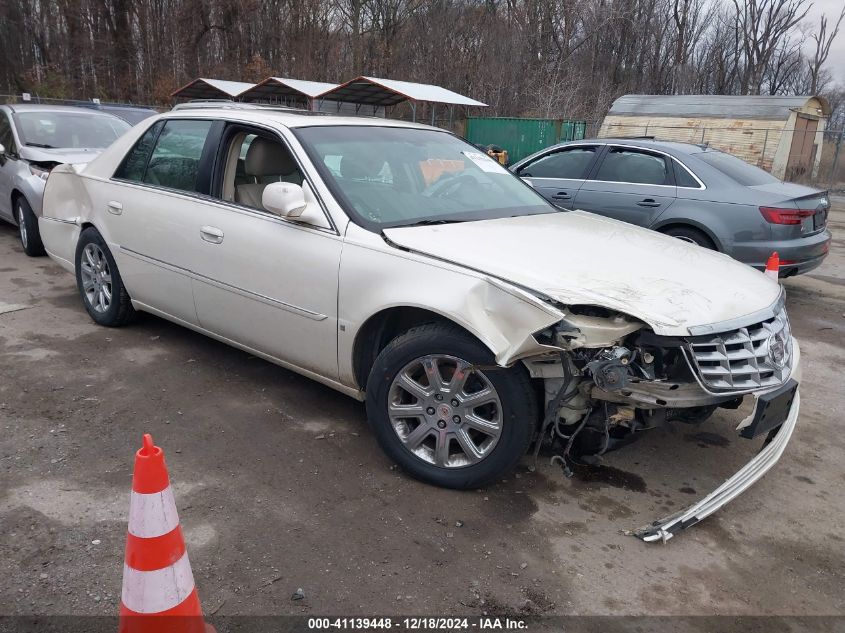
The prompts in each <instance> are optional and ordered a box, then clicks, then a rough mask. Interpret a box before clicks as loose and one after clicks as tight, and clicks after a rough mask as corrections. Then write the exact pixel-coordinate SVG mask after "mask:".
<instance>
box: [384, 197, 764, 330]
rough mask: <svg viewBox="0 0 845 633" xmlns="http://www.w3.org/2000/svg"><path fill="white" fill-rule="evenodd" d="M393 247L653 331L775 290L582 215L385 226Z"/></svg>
mask: <svg viewBox="0 0 845 633" xmlns="http://www.w3.org/2000/svg"><path fill="white" fill-rule="evenodd" d="M384 234H385V235H386V236H387V238H388V239H389V240H391V241H392V242H393V243H395V244H397V245H399V246H402V247H405V248H408V249H411V250H414V251H417V252H420V253H425V254H428V255H432V256H434V257H438V258H441V259H444V260H448V261H452V262H455V263H456V264H460V265H463V266H467V267H469V268H473V269H475V270H477V271H481V272H484V273H487V274H490V275H493V276H495V277H499V278H501V279H505V280H507V281H510V282H512V283H515V284H518V285H520V286H523V287H525V288H529V289H532V290H534V291H537V292H540V293H543V294H545V295H547V296H549V297H552V298H553V299H556V300H558V301H560V302H562V303H564V304H569V305H575V304H591V305H600V306H604V307H607V308H611V309H614V310H618V311H620V312H624V313H626V314H630V315H632V316H635V317H637V318H639V319H641V320H643V321H645V322H646V323H648V324H649V325H650V326H651V327H652V328H653V329H654V331H655V332H656V333H658V334H665V335H672V336H679V335H681V336H682V335H686V334H688V331H687V328H688V327H690V326H696V325H707V324H712V323H719V322H721V321H727V320H730V319H736V318H739V317H743V316H745V315H748V314H751V313H754V312H757V311H759V310H763V309H765V308H767V307H769V306H771V305H772V304H773V303H774V302H775V301H776V300H777V299H778V297H779V295H780V286H779V284H777V283H776V282H774V281H773V280H771V279H769V278H767V277H766V276H765V275H763V274H761V273H760V272H758V271H756V270H754V269H753V268H751V267H750V266H746V265H745V264H741V263H739V262H737V261H735V260H733V259H731V258H730V257H728V256H727V255H722V254H720V253H716V252H713V251H709V250H706V249H704V248H700V247H698V246H695V245H693V244H689V243H688V242H684V241H682V240H679V239H676V238H672V237H667V236H665V235H661V234H660V233H656V232H654V231H649V230H646V229H642V228H639V227H636V226H633V225H630V224H625V223H623V222H617V221H616V220H610V219H607V218H602V217H600V216H597V215H593V214H591V213H586V212H584V211H572V212H561V213H549V214H543V215H530V216H523V217H516V218H504V219H500V220H484V221H480V222H464V223H460V224H443V225H433V226H416V227H398V228H392V229H385V231H384Z"/></svg>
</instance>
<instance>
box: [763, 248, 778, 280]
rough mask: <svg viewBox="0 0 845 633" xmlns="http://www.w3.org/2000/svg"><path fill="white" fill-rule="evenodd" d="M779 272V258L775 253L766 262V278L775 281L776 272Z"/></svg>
mask: <svg viewBox="0 0 845 633" xmlns="http://www.w3.org/2000/svg"><path fill="white" fill-rule="evenodd" d="M779 270H780V257H778V254H777V251H775V252H774V253H772V255H771V257H769V261H767V262H766V276H767V277H771V278H772V279H774V280H775V281H777V280H778V271H779Z"/></svg>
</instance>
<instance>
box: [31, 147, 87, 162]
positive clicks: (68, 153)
mask: <svg viewBox="0 0 845 633" xmlns="http://www.w3.org/2000/svg"><path fill="white" fill-rule="evenodd" d="M102 151H103V150H102V148H96V147H95V148H76V147H56V148H53V147H51V148H44V147H29V146H24V147H22V148H21V158H25V159H26V160H28V161H31V162H34V163H70V164H79V163H87V162H90V161H92V160H94V159H95V158H97V156H99V155H100V153H101V152H102Z"/></svg>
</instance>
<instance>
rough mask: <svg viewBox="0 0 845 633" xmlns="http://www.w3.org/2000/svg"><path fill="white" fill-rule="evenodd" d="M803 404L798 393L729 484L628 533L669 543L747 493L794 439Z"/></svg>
mask: <svg viewBox="0 0 845 633" xmlns="http://www.w3.org/2000/svg"><path fill="white" fill-rule="evenodd" d="M800 404H801V398H800V395H799V394H797V393H796V394H795V401H794V402H793V404H792V410H791V411H790V412H789V416H788V417H787V419H786V421H785V422H784V423H783V425H782V426H781V428H780V431H778V433H777V434H776V435H775V436H774V438H773V439H772V441H771V442H769V443H768V444H766V446H764V447H763V449H762V450H761V451H760V452H759V453H757V455H755V456H754V458H753V459H752V460H751V461H750V462H748V463H747V464H746V465H745V466H743V467H742V468H741V469H740V470H739V471H737V472H736V474H734V475H733V476H732V477H731V478H730V479H728V480H727V481H725V483H723V484H722V485H721V486H719V487H718V488H716V490H714V491H713V492H711V493H710V494H709V495H707V496H706V497H704V499H702V500H701V501H699V502H698V503H696V504H694V505H692V506H690V507H689V508H687V509H685V510H681V511H680V512H677V513H675V514H672V515H669V516H667V517H664V518H662V519H660V520H658V521H655V522H654V523H652V524H651V525H645V526H643V527H641V528H638V529H636V530H633V531H631V532H628V533H629V534H632V535H634V536H636V537H638V538H641V539H642V540H644V541H646V542H649V543H652V542H658V541H660V542H662V543H665V542H666V541H668V540H669V539H670V538H672V537H673V536H674V535H675V534H677V533H678V532H680V531H681V530H685V529H687V528H688V527H692V526H693V525H695V524H696V523H698V522H699V521H701V520H702V519H704V518H705V517H707V516H709V515H711V514H713V513H714V512H716V510H718V509H719V508H721V507H722V506H724V505H725V504H727V503H729V502H730V501H731V500H733V499H734V498H736V497H738V496H739V495H740V494H742V493H743V492H745V491H746V490H747V489H748V488H750V487H751V486H752V485H753V484H754V483H755V482H756V481H757V480H758V479H760V478H761V477H762V476H763V475H765V474H766V473H767V472H768V471H769V469H770V468H771V467H772V466H774V465H775V464H776V463H777V461H778V460H779V459H780V456H781V455H782V454H783V451H784V449H785V448H786V445H787V444H788V443H789V438H790V437H792V432H793V431H794V430H795V424H796V423H797V421H798V410H799V408H800Z"/></svg>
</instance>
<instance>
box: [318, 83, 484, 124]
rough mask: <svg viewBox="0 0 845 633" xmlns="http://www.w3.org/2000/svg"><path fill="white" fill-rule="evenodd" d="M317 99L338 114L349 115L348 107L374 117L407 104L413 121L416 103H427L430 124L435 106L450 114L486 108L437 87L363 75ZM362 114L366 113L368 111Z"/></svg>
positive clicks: (476, 102) (474, 101)
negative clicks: (457, 108) (461, 109)
mask: <svg viewBox="0 0 845 633" xmlns="http://www.w3.org/2000/svg"><path fill="white" fill-rule="evenodd" d="M319 100H320V101H321V102H325V101H331V102H334V103H335V104H336V105H335V108H336V110H337V111H339V112H344V111H346V112H349V106H352V108H354V113H355V114H357V113H359V112H360V110H361V108H362V107H367V108H368V109H369V108H372V112H373V113H374V114H377V113H378V112H379V109H381V112H384V108H388V107H391V106H396V105H399V104H400V103H405V102H407V103H409V104H410V106H411V112H412V118H413V119H414V120H416V118H417V104H418V103H428V104H429V105H430V107H431V120H432V123H433V122H434V116H435V110H436V108H437V105H439V104H443V105H446V106H447V107H448V108H449V111H450V113H451V112H452V108H454V106H466V107H482V108H484V107H487V104H486V103H481V102H480V101H476V100H475V99H470V98H469V97H465V96H464V95H461V94H458V93H457V92H452V91H451V90H447V89H446V88H441V87H440V86H434V85H431V84H420V83H414V82H411V81H399V80H396V79H382V78H379V77H364V76H361V77H356V78H355V79H351V80H349V81H347V82H346V83H342V84H340V85H339V86H336V87H334V88H332V89H331V90H327V91H326V92H324V93H323V94H321V95H320V96H319ZM321 109H322V110H324V111H330V110H331V109H330V108H321ZM365 112H367V113H368V114H369V111H365ZM350 113H352V112H350Z"/></svg>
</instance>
